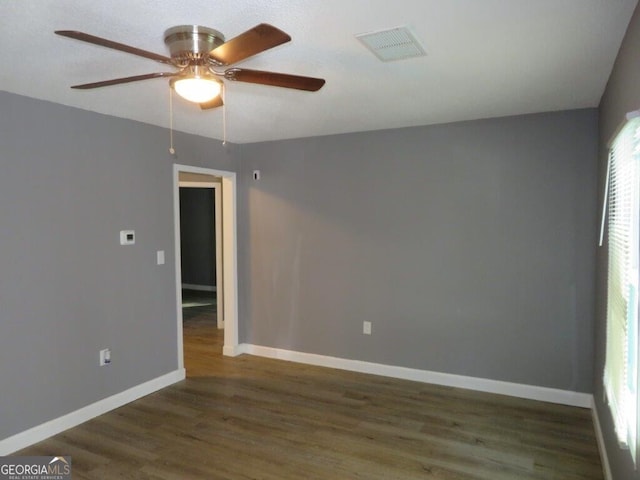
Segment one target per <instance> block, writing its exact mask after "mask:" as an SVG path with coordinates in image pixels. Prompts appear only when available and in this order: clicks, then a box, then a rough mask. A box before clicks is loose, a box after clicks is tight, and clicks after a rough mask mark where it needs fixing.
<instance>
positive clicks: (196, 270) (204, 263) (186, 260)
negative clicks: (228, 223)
mask: <svg viewBox="0 0 640 480" xmlns="http://www.w3.org/2000/svg"><path fill="white" fill-rule="evenodd" d="M214 206H215V203H214V190H213V189H211V188H192V187H182V188H180V249H181V268H182V283H183V284H191V285H199V286H207V287H215V286H216V264H215V262H216V235H215V208H214Z"/></svg>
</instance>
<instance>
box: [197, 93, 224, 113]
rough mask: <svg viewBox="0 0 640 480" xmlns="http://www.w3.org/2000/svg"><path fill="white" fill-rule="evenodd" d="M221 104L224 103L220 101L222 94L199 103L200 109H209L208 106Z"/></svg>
mask: <svg viewBox="0 0 640 480" xmlns="http://www.w3.org/2000/svg"><path fill="white" fill-rule="evenodd" d="M222 105H224V102H223V101H222V95H218V96H217V97H215V98H214V99H213V100H210V101H208V102H206V103H201V104H200V108H201V109H202V110H209V109H210V108H218V107H221V106H222Z"/></svg>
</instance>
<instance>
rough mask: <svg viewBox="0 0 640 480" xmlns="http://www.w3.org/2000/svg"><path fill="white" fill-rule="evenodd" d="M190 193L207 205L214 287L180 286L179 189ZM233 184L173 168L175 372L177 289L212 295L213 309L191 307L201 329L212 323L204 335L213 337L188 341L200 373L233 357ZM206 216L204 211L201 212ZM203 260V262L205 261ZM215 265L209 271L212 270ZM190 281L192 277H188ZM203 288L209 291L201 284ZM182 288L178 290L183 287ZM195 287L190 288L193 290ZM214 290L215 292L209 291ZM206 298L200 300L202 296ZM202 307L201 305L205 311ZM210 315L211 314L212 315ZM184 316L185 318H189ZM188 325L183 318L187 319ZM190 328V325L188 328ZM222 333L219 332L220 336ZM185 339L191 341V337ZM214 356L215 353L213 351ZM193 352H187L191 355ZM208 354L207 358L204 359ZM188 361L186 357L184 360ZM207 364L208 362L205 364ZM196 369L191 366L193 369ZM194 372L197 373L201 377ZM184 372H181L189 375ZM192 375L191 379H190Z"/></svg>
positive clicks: (230, 176)
mask: <svg viewBox="0 0 640 480" xmlns="http://www.w3.org/2000/svg"><path fill="white" fill-rule="evenodd" d="M181 188H193V189H202V190H204V192H205V194H206V193H207V192H208V193H209V194H210V195H211V197H212V198H211V199H212V204H213V208H214V210H213V212H214V213H213V215H212V216H213V219H214V222H215V223H214V225H213V230H214V232H215V245H216V247H215V248H213V246H212V248H211V249H212V250H214V251H215V253H211V252H210V255H211V256H212V258H215V261H213V262H208V263H210V265H209V268H212V269H215V270H214V272H212V276H213V277H214V278H215V286H214V285H211V284H210V283H211V282H207V281H205V280H202V277H200V280H196V283H185V282H184V281H183V271H182V270H183V262H182V255H181V253H182V252H181V250H182V249H181V244H182V239H181V233H182V227H181V217H182V215H181V212H180V210H181V208H180V207H181V202H180V189H181ZM235 192H236V179H235V173H234V172H227V171H220V170H213V169H206V168H200V167H190V166H186V165H174V231H175V245H176V251H175V265H176V266H175V268H176V305H177V342H178V363H179V366H180V368H182V369H184V368H185V353H186V352H185V315H184V314H183V286H186V287H187V289H189V288H188V287H192V288H191V290H193V291H196V292H197V291H200V292H203V293H204V292H207V291H209V292H210V293H215V303H213V302H204V301H203V302H200V303H202V305H199V306H197V307H196V308H198V309H199V310H200V311H199V312H198V311H194V313H196V314H198V313H202V314H204V316H202V318H201V319H200V320H201V321H202V322H203V325H205V324H206V325H205V326H206V327H207V328H211V327H212V324H211V323H207V319H206V313H207V311H209V312H210V313H211V315H210V317H209V319H210V320H211V319H213V318H215V320H214V321H215V325H213V328H214V329H215V330H218V331H217V332H213V331H211V330H209V332H210V333H207V335H210V334H211V335H214V337H215V338H214V339H213V342H212V341H211V340H212V339H211V338H208V337H207V338H204V337H202V338H201V339H200V340H203V341H200V340H198V339H197V338H196V339H195V340H194V339H193V338H191V337H189V338H188V341H189V346H190V348H191V347H192V346H194V345H195V347H194V348H200V347H202V348H203V349H204V353H206V355H197V352H195V354H196V356H198V361H199V362H200V363H201V365H200V367H203V368H204V367H206V363H207V362H209V360H210V359H211V358H214V357H215V356H216V355H217V356H218V357H219V356H220V354H221V353H222V354H224V355H231V356H233V355H237V354H238V353H239V349H238V329H237V313H236V312H237V254H236V193H235ZM205 210H206V209H205ZM206 256H207V255H206V254H205V255H204V257H203V258H206ZM214 265H215V267H214ZM192 278H193V277H192ZM207 283H209V285H208V284H207ZM183 284H184V285H183ZM193 287H196V288H193ZM214 289H215V290H214ZM203 296H206V295H203ZM205 303H206V304H207V305H205ZM214 311H215V314H213V312H214ZM189 316H190V314H187V315H186V317H189ZM187 320H188V318H187ZM192 323H193V322H192ZM222 328H224V330H221V329H222ZM187 333H189V335H191V333H192V331H191V330H189V331H188V332H187ZM213 350H215V351H213ZM193 354H194V352H189V355H193ZM209 354H212V355H213V356H211V355H209ZM190 359H191V357H190ZM207 359H209V360H207ZM196 367H197V366H196ZM200 367H198V368H197V369H199V370H200V371H205V370H206V368H205V369H204V370H203V369H202V368H200ZM189 374H190V372H187V375H189ZM196 375H197V373H196Z"/></svg>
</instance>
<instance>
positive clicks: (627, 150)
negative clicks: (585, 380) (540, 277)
mask: <svg viewBox="0 0 640 480" xmlns="http://www.w3.org/2000/svg"><path fill="white" fill-rule="evenodd" d="M639 164H640V118H637V117H636V118H631V119H630V120H629V121H628V122H627V123H626V125H625V126H624V127H623V129H622V130H621V131H620V133H619V134H618V136H617V137H616V139H615V140H614V143H613V145H612V148H611V151H610V156H609V166H608V172H609V173H608V177H609V178H608V180H609V183H608V186H607V191H608V198H607V208H608V211H607V213H608V223H607V230H608V235H607V239H608V253H609V263H608V278H607V345H606V360H605V371H604V385H605V392H606V395H607V400H608V402H609V406H610V409H611V413H612V416H613V420H614V425H615V429H616V434H617V436H618V440H619V442H620V443H621V445H623V446H625V447H628V448H629V449H630V451H631V454H632V456H633V459H634V462H635V460H636V452H637V436H638V426H637V416H638V415H637V409H638V408H637V403H638V395H637V378H638V368H637V364H638V348H637V345H638V333H637V332H638V328H637V326H638V325H637V323H638V295H637V292H638V246H639V245H638V222H639V218H640V215H639V208H640V203H639V198H640V195H639V190H640V165H639Z"/></svg>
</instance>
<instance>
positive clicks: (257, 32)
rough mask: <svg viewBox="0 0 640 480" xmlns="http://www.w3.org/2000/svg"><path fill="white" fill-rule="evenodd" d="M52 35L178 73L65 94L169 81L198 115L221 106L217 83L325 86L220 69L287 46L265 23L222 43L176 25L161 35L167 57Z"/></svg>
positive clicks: (216, 35)
mask: <svg viewBox="0 0 640 480" xmlns="http://www.w3.org/2000/svg"><path fill="white" fill-rule="evenodd" d="M55 33H56V34H58V35H62V36H64V37H69V38H73V39H76V40H80V41H83V42H88V43H93V44H95V45H100V46H103V47H107V48H112V49H114V50H120V51H122V52H126V53H131V54H133V55H138V56H139V57H144V58H148V59H151V60H155V61H157V62H160V63H163V64H165V65H169V66H171V67H174V68H176V69H178V70H177V71H175V72H156V73H147V74H144V75H134V76H132V77H123V78H115V79H112V80H104V81H101V82H94V83H84V84H81V85H74V86H72V87H71V88H78V89H91V88H99V87H106V86H109V85H117V84H121V83H129V82H138V81H141V80H148V79H151V78H167V77H168V78H170V81H169V84H170V86H171V88H173V89H174V90H175V91H176V92H177V93H178V94H179V95H180V96H182V97H183V98H185V99H186V100H189V101H191V102H194V103H198V104H200V107H201V108H202V109H209V108H216V107H220V106H221V105H222V104H223V101H222V96H221V95H220V93H221V91H222V88H223V82H222V81H221V80H220V79H224V80H230V81H237V82H247V83H256V84H260V85H270V86H275V87H284V88H293V89H296V90H306V91H310V92H315V91H318V90H320V88H322V86H323V85H324V84H325V81H324V79H322V78H313V77H304V76H300V75H291V74H286V73H276V72H268V71H262V70H250V69H246V68H237V67H232V68H226V69H225V67H229V66H231V65H233V64H235V63H238V62H241V61H243V60H245V59H247V58H249V57H252V56H253V55H256V54H258V53H261V52H264V51H265V50H269V49H270V48H273V47H276V46H278V45H281V44H283V43H286V42H288V41H290V40H291V37H290V36H289V35H288V34H286V33H285V32H283V31H282V30H279V29H278V28H276V27H274V26H272V25H269V24H267V23H261V24H260V25H256V26H255V27H253V28H251V29H249V30H247V31H246V32H244V33H241V34H240V35H238V36H237V37H234V38H232V39H231V40H229V41H226V42H225V38H224V35H222V33H220V32H218V31H217V30H214V29H212V28H208V27H202V26H198V25H179V26H176V27H172V28H169V29H168V30H166V31H165V32H164V42H165V44H166V45H167V46H168V47H169V52H170V55H171V56H170V57H167V56H164V55H159V54H157V53H153V52H148V51H146V50H142V49H139V48H136V47H132V46H129V45H125V44H123V43H118V42H114V41H112V40H107V39H105V38H101V37H96V36H95V35H90V34H88V33H83V32H78V31H75V30H56V32H55Z"/></svg>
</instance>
